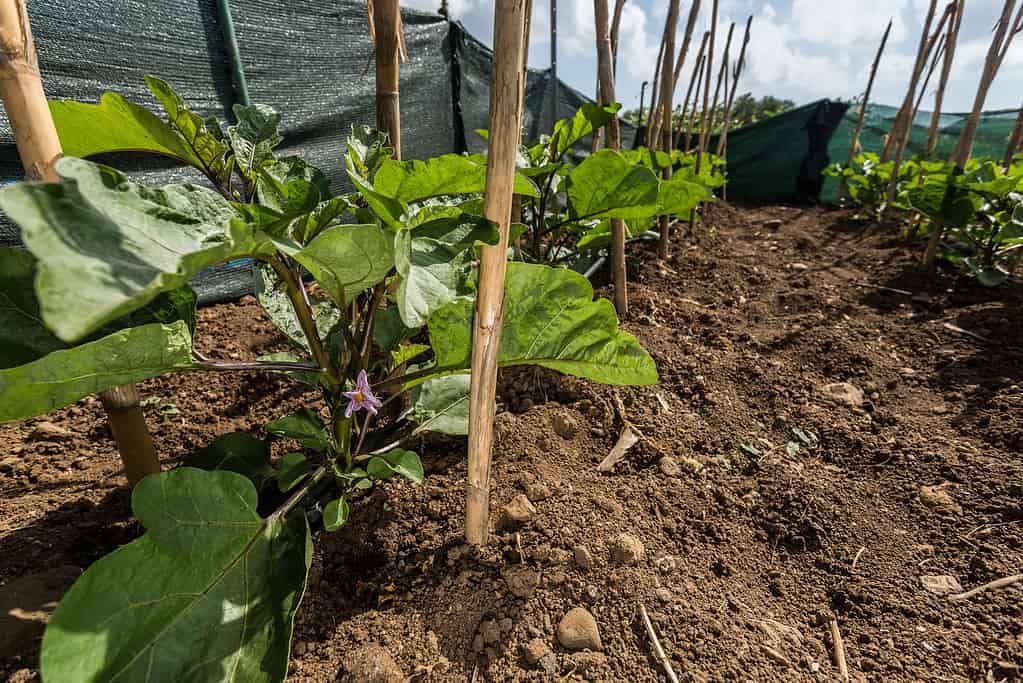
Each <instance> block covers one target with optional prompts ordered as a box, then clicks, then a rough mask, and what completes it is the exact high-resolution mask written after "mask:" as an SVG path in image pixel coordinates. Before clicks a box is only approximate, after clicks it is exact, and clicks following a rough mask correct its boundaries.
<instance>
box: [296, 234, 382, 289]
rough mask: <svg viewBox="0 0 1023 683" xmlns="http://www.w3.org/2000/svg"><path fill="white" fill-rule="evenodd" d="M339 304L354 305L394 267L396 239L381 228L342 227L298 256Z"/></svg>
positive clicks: (324, 236)
mask: <svg viewBox="0 0 1023 683" xmlns="http://www.w3.org/2000/svg"><path fill="white" fill-rule="evenodd" d="M294 258H295V260H296V261H298V262H299V263H301V264H302V265H303V266H305V267H306V269H307V270H308V271H309V273H310V274H311V275H312V276H313V277H314V278H316V281H317V282H319V283H320V285H321V286H322V287H323V289H324V290H326V292H327V293H328V294H330V296H331V298H333V299H334V301H335V302H337V303H339V304H340V303H342V302H351V301H353V300H354V299H355V297H356V295H358V294H359V293H360V292H362V291H364V290H366V289H368V288H370V287H372V286H373V285H375V284H377V283H378V282H380V281H381V280H383V279H384V278H385V277H387V274H388V273H389V272H390V271H391V267H392V266H393V265H394V236H393V235H392V234H391V233H389V232H386V231H385V230H384V229H383V228H381V227H380V226H379V225H339V226H336V227H333V228H330V229H329V230H325V231H324V232H322V233H320V234H319V235H318V236H317V237H316V238H315V239H313V241H312V242H310V243H309V244H308V245H306V247H305V248H304V249H302V250H301V251H299V252H297V253H296V254H295V255H294Z"/></svg>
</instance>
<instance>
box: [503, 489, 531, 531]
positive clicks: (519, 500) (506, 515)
mask: <svg viewBox="0 0 1023 683" xmlns="http://www.w3.org/2000/svg"><path fill="white" fill-rule="evenodd" d="M534 515H536V507H534V506H533V504H532V503H531V502H529V498H527V497H526V496H524V495H522V494H521V493H520V494H519V495H517V496H515V497H514V498H512V499H511V502H510V503H508V504H507V505H505V506H504V509H503V510H502V511H501V519H500V523H499V524H498V526H499V527H500V528H502V529H516V528H518V527H520V526H522V525H523V524H525V523H526V522H528V521H530V520H531V519H533V516H534Z"/></svg>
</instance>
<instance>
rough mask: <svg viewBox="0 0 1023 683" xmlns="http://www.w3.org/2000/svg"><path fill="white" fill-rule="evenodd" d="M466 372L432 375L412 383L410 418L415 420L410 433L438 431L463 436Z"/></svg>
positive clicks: (466, 429)
mask: <svg viewBox="0 0 1023 683" xmlns="http://www.w3.org/2000/svg"><path fill="white" fill-rule="evenodd" d="M469 380H470V375H469V374H468V373H461V374H458V375H447V376H444V377H434V378H433V379H430V380H427V381H426V382H423V383H422V384H420V385H418V386H416V387H413V389H412V391H411V392H410V396H409V397H410V398H411V400H412V414H411V418H412V420H413V421H414V422H416V423H417V424H418V426H417V427H416V429H415V431H414V432H413V434H419V433H422V432H440V433H442V434H453V435H456V436H464V435H465V434H468V433H469Z"/></svg>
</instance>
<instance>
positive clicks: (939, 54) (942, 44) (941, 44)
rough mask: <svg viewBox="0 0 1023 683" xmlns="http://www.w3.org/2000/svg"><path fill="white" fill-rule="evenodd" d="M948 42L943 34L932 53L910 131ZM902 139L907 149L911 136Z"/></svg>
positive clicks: (911, 117)
mask: <svg viewBox="0 0 1023 683" xmlns="http://www.w3.org/2000/svg"><path fill="white" fill-rule="evenodd" d="M946 40H947V36H946V35H945V34H942V36H941V40H939V41H938V46H937V48H936V49H934V50H933V51H932V52H933V53H934V55H933V56H932V57H931V65H930V67H928V69H927V75H926V76H924V83H923V85H922V86H920V94H919V95H917V98H916V103H915V104H914V105H913V113H912V114H910V116H909V121H910V129H912V126H913V125H914V124H915V123H916V115H917V114H918V113H919V112H920V104H921V103H922V102H923V99H924V95H926V94H927V86H928V85H929V84H930V82H931V76H933V75H934V70H935V69H937V68H938V60H939V59H941V58H942V57H943V56H944V55H945V41H946ZM902 139H903V143H902V146H903V147H905V146H906V142H905V141H906V140H908V139H909V136H908V135H904V136H902Z"/></svg>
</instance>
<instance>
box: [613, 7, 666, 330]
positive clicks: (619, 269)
mask: <svg viewBox="0 0 1023 683" xmlns="http://www.w3.org/2000/svg"><path fill="white" fill-rule="evenodd" d="M676 1H677V0H676ZM593 17H594V21H595V25H596V33H597V74H598V76H599V77H600V98H601V99H600V103H601V104H605V105H606V104H610V103H611V102H614V99H615V77H614V69H613V68H612V64H611V62H612V59H613V58H612V54H611V34H610V32H609V30H608V25H607V0H593ZM673 51H674V50H673ZM667 54H668V53H667V52H665V56H667ZM666 68H667V67H665V69H666ZM663 73H664V72H663V71H662V74H663ZM605 132H606V134H607V147H608V149H613V150H616V151H617V150H619V149H621V146H622V138H621V129H620V128H619V125H618V117H617V116H613V117H611V120H610V121H608V122H607V127H606V131H605ZM611 281H612V283H613V284H614V304H615V310H616V311H617V312H618V315H619V317H624V316H625V314H626V313H628V312H629V294H628V282H627V277H626V272H625V221H623V220H622V219H621V218H612V219H611Z"/></svg>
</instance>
